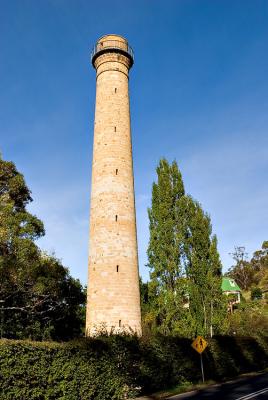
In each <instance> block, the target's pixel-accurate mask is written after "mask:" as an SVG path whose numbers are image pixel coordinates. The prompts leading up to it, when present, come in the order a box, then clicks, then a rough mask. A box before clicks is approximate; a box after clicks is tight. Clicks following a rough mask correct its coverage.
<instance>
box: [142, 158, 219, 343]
mask: <svg viewBox="0 0 268 400" xmlns="http://www.w3.org/2000/svg"><path fill="white" fill-rule="evenodd" d="M156 172H157V178H158V179H157V183H153V188H152V204H151V208H150V209H149V210H148V214H149V221H150V226H149V228H150V241H149V247H148V252H147V254H148V261H149V262H148V266H149V268H150V278H151V280H150V283H149V296H150V299H151V307H152V309H153V310H154V313H155V325H156V326H157V327H158V329H159V330H161V331H162V332H163V333H178V334H186V335H190V336H192V335H193V334H195V333H199V334H205V335H207V334H208V333H209V331H210V330H211V325H214V327H215V325H216V326H217V325H220V322H219V321H218V320H219V310H222V295H221V289H220V284H221V278H220V277H221V262H220V258H219V254H218V251H217V239H216V237H215V236H213V235H212V228H211V222H210V218H209V216H208V215H207V214H205V213H204V212H203V210H202V208H201V206H200V204H199V203H198V202H196V201H195V200H193V199H192V197H191V196H189V195H186V194H185V191H184V185H183V181H182V176H181V173H180V171H179V169H178V166H177V163H176V162H175V161H174V162H173V163H172V164H171V165H169V163H168V161H167V160H165V159H162V160H160V162H159V165H158V166H157V169H156Z"/></svg>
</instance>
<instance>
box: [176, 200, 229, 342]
mask: <svg viewBox="0 0 268 400" xmlns="http://www.w3.org/2000/svg"><path fill="white" fill-rule="evenodd" d="M184 215H185V219H184V221H183V223H184V232H185V237H184V251H185V269H186V276H187V278H188V287H189V297H190V302H189V310H190V313H191V315H192V319H193V326H194V329H195V332H196V334H203V335H208V333H209V332H210V334H211V336H212V334H213V331H214V330H216V331H217V330H219V326H220V325H221V322H222V321H221V320H222V318H221V317H223V316H224V314H223V313H224V312H225V311H224V302H223V301H222V293H221V268H222V267H221V262H220V257H219V253H218V250H217V238H216V236H215V235H212V226H211V221H210V217H209V215H208V214H206V213H205V212H204V211H203V210H202V207H201V205H200V204H199V203H198V202H197V201H195V200H193V199H192V198H191V197H190V196H186V197H185V203H184Z"/></svg>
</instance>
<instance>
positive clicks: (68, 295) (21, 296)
mask: <svg viewBox="0 0 268 400" xmlns="http://www.w3.org/2000/svg"><path fill="white" fill-rule="evenodd" d="M31 201H32V198H31V192H30V190H29V189H28V187H27V185H26V183H25V181H24V178H23V176H22V174H20V173H19V172H18V171H17V169H16V167H15V165H14V164H13V163H12V162H7V161H4V160H2V159H0V312H1V315H0V323H1V331H0V332H1V336H5V337H10V338H25V337H31V338H35V339H42V338H46V339H47V338H50V337H51V338H52V337H53V338H57V339H65V338H69V337H73V336H76V335H78V334H79V332H80V331H81V318H80V316H79V313H80V308H81V307H82V305H83V303H84V301H85V296H84V293H83V289H82V287H81V284H80V282H79V281H78V280H75V279H73V278H72V277H71V276H70V274H69V272H68V270H67V269H66V268H65V267H63V266H62V264H61V262H60V261H59V260H57V259H56V258H55V257H54V256H48V255H46V254H44V253H42V252H41V251H40V249H39V248H38V247H37V245H36V244H35V240H37V239H38V238H40V237H41V236H43V235H44V234H45V231H44V226H43V223H42V222H41V221H40V220H39V219H38V218H37V217H36V216H34V215H32V214H30V213H29V212H28V211H27V209H26V206H27V205H28V204H29V202H31Z"/></svg>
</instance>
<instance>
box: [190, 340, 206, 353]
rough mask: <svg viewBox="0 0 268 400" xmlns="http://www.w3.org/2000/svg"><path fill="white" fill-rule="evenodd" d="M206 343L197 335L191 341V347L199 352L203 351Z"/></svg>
mask: <svg viewBox="0 0 268 400" xmlns="http://www.w3.org/2000/svg"><path fill="white" fill-rule="evenodd" d="M207 345H208V343H207V342H206V341H205V339H204V338H203V337H202V336H197V338H196V339H195V340H194V341H193V343H192V348H193V349H195V350H196V351H197V352H198V353H199V354H201V353H203V351H204V350H205V348H206V347H207Z"/></svg>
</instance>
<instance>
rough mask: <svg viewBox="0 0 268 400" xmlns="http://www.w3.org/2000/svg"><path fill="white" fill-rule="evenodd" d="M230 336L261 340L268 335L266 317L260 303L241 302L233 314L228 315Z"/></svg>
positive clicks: (267, 318) (263, 305)
mask: <svg viewBox="0 0 268 400" xmlns="http://www.w3.org/2000/svg"><path fill="white" fill-rule="evenodd" d="M226 333H227V334H230V335H239V336H252V337H258V338H261V337H262V336H267V334H268V315H267V311H266V306H265V304H263V303H262V302H259V301H252V302H245V301H243V302H241V303H240V304H239V305H238V306H237V309H236V310H235V312H234V313H232V314H229V315H228V329H227V331H226Z"/></svg>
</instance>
